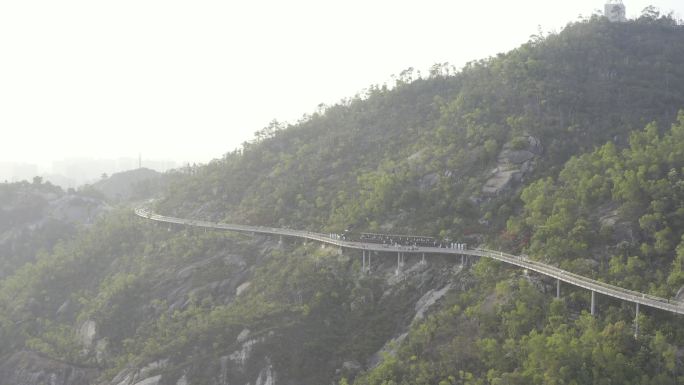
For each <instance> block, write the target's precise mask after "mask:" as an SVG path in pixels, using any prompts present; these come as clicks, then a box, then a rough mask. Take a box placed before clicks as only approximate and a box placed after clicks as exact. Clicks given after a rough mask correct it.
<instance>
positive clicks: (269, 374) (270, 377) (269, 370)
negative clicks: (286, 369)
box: [254, 365, 276, 385]
mask: <svg viewBox="0 0 684 385" xmlns="http://www.w3.org/2000/svg"><path fill="white" fill-rule="evenodd" d="M275 384H276V372H275V370H273V365H268V366H267V367H265V368H263V369H261V371H260V372H259V377H257V379H256V383H255V384H254V385H275Z"/></svg>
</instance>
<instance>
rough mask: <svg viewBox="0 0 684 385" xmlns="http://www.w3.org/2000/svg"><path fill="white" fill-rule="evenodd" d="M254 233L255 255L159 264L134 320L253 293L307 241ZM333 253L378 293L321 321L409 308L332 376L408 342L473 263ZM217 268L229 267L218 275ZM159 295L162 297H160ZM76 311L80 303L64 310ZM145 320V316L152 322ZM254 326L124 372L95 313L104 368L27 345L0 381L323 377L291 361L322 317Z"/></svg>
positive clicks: (89, 334) (249, 384) (268, 384)
mask: <svg viewBox="0 0 684 385" xmlns="http://www.w3.org/2000/svg"><path fill="white" fill-rule="evenodd" d="M255 242H256V243H255V246H256V247H257V248H260V249H261V252H260V253H259V256H258V257H256V259H255V258H254V257H253V256H247V255H242V254H240V253H235V252H231V251H229V250H225V251H221V252H218V253H212V254H211V255H203V256H198V257H197V258H192V259H191V260H189V261H188V262H185V263H182V264H177V265H175V266H169V267H168V271H165V272H163V273H160V274H161V276H160V277H158V281H157V282H155V284H154V288H153V290H152V291H151V292H150V293H149V296H148V297H147V298H148V299H149V300H148V301H145V302H141V303H139V304H138V305H137V306H136V308H135V309H129V311H130V319H131V320H133V319H135V318H136V317H137V315H135V314H145V316H144V317H153V314H154V311H153V310H152V307H153V306H159V305H158V304H159V303H160V302H163V303H165V304H166V310H165V312H166V313H167V314H172V313H174V312H176V311H183V310H185V309H187V307H188V306H191V303H192V301H194V300H196V299H198V298H199V299H201V298H213V299H214V300H216V301H219V302H221V303H224V304H230V303H232V302H234V301H235V300H236V298H238V297H240V296H245V295H250V292H251V291H253V290H256V289H254V286H252V285H250V283H251V281H252V280H253V279H255V278H254V276H255V270H258V269H260V266H262V265H263V264H264V263H266V259H267V258H269V257H268V255H269V253H271V252H272V251H273V250H274V249H278V248H285V250H283V252H289V253H291V252H294V251H293V249H292V248H297V247H298V246H297V245H285V246H279V245H278V243H277V242H276V241H275V240H272V239H268V238H263V237H257V238H256V240H255ZM316 247H317V246H316ZM319 249H320V248H319ZM329 252H330V253H331V254H333V255H336V257H335V258H336V260H337V261H338V262H337V263H339V261H343V262H342V266H347V267H346V268H347V269H349V270H348V271H338V272H336V273H334V274H336V275H345V276H348V277H349V278H348V279H349V280H350V281H348V284H349V285H352V286H358V289H357V290H363V289H362V287H363V285H365V284H364V283H363V282H364V281H365V282H367V281H369V280H371V281H374V282H376V285H377V288H376V289H375V290H374V293H373V292H368V293H366V294H364V295H363V296H360V297H356V299H355V300H354V302H353V303H350V304H348V305H344V304H343V305H342V306H339V307H331V308H330V309H328V310H326V312H325V313H322V314H319V315H317V316H316V317H320V318H322V321H321V322H322V324H320V326H321V327H323V328H325V327H326V325H330V327H334V325H335V322H336V321H335V318H336V317H339V315H338V314H339V313H341V312H355V311H358V309H359V308H362V307H364V306H372V307H377V309H378V310H377V311H378V313H379V314H381V313H382V312H383V311H384V312H387V311H388V309H384V308H385V307H387V308H390V307H391V308H392V309H393V311H394V309H397V310H400V312H399V313H397V314H393V315H392V318H388V319H383V318H379V319H378V321H377V322H379V325H378V324H376V325H373V327H380V328H382V329H385V332H383V333H384V335H386V336H387V338H386V339H385V340H384V341H379V342H377V343H376V345H374V346H375V348H374V349H370V350H369V352H370V354H368V355H366V356H363V357H359V356H350V355H346V354H342V355H338V354H334V355H332V356H331V357H330V361H329V362H326V363H325V364H324V365H323V367H320V368H317V370H320V371H321V372H322V373H323V374H322V376H323V377H324V378H327V381H332V380H336V379H338V378H340V377H341V376H343V375H344V376H346V377H349V376H350V375H351V376H353V375H354V374H355V373H358V372H359V371H361V370H363V369H367V368H370V367H373V366H375V365H377V364H378V363H379V362H381V360H382V357H383V355H384V354H387V353H389V354H392V353H393V351H392V346H394V345H393V344H392V341H394V342H395V343H396V342H397V341H401V339H402V338H404V337H405V336H406V333H407V331H408V328H409V327H410V325H411V324H412V323H413V322H417V321H419V320H421V319H422V318H423V317H425V315H426V314H427V313H429V312H430V311H431V310H432V309H433V308H434V307H438V306H439V303H440V301H441V299H442V298H443V297H444V296H445V295H446V294H447V293H449V292H452V291H458V290H460V289H462V288H464V287H466V286H467V285H468V272H467V268H465V269H464V268H463V267H462V266H461V265H460V260H459V261H450V260H446V259H431V260H429V261H428V262H426V263H423V262H422V261H420V260H419V259H417V258H415V259H414V258H407V262H406V264H405V265H403V266H402V267H401V269H400V270H399V271H398V270H397V265H396V259H395V257H393V256H391V255H389V254H388V255H376V256H374V257H373V266H372V271H371V273H370V274H362V273H361V272H360V271H358V270H357V266H356V265H355V264H358V261H357V260H356V259H357V258H356V257H357V256H356V255H355V254H354V253H352V252H349V253H346V254H343V255H337V252H336V251H334V250H330V249H329ZM359 258H360V257H359ZM325 263H326V262H325V261H321V262H320V265H319V267H320V268H328V267H329V266H325ZM217 271H223V272H224V273H222V274H218V273H216V272H217ZM338 278H339V277H338ZM286 296H287V297H288V298H293V300H294V301H295V302H297V301H302V299H301V297H302V296H304V297H306V294H302V291H301V290H297V291H293V292H291V293H286ZM304 301H306V299H304ZM364 302H365V303H364ZM155 303H156V304H157V305H154V304H155ZM397 304H399V305H397ZM396 306H399V307H396ZM66 307H67V308H72V307H73V306H66ZM69 311H73V310H71V309H66V310H62V312H69ZM67 318H69V317H67ZM131 322H133V321H131ZM140 322H141V323H143V324H144V323H145V322H147V321H145V320H143V321H140ZM369 322H370V321H369ZM373 322H376V321H373ZM307 325H308V326H307ZM254 327H255V328H252V327H251V326H249V325H248V326H247V327H244V328H242V330H240V331H239V332H237V333H235V334H234V337H233V338H234V339H233V340H232V341H221V342H222V343H223V344H224V345H226V346H228V348H227V349H223V350H221V351H216V352H211V353H208V351H211V348H210V347H209V349H208V347H207V346H206V343H207V342H198V344H197V345H196V346H194V347H193V348H192V351H191V352H189V353H188V352H185V353H183V354H168V355H165V356H162V357H156V358H155V359H154V360H148V361H145V362H135V361H131V362H129V363H128V364H127V365H126V366H125V367H124V368H123V369H121V370H119V371H118V373H116V374H113V375H112V374H109V375H107V374H106V373H105V368H106V367H107V365H108V363H111V360H112V359H113V357H114V352H113V351H112V350H111V344H110V343H109V342H111V341H110V339H111V338H112V336H111V335H107V334H108V332H107V330H106V329H107V328H111V325H102V324H100V323H99V322H98V321H97V320H95V319H87V320H81V321H80V322H75V323H74V324H73V332H74V333H75V334H76V335H77V340H78V341H79V343H80V344H81V345H82V349H83V353H82V354H84V355H86V356H88V355H89V356H96V357H97V359H96V360H95V361H96V362H97V365H94V366H98V368H95V367H93V368H84V367H79V366H75V365H70V364H67V363H63V362H58V361H55V360H51V359H48V358H45V357H42V356H39V355H38V354H36V353H33V352H21V353H17V354H15V355H13V356H11V357H9V358H7V359H5V360H3V361H2V362H1V363H0V379H1V380H0V385H48V384H49V385H53V384H54V385H167V384H168V385H188V384H194V383H207V384H212V385H228V384H231V385H232V384H239V385H243V384H244V385H280V384H283V385H290V384H292V385H294V384H309V383H319V382H318V380H314V379H312V378H304V377H300V376H301V373H300V372H297V371H296V370H294V369H293V368H291V367H289V366H288V365H289V364H287V363H286V362H287V354H288V353H287V352H288V351H298V350H301V348H302V347H301V346H297V345H301V344H308V343H311V340H310V339H309V340H307V339H306V338H307V337H305V336H306V335H307V334H311V333H316V331H313V330H309V328H312V327H318V323H317V321H315V322H313V323H310V324H302V325H300V326H294V327H292V326H289V325H278V326H276V327H271V328H269V329H268V330H266V329H263V328H262V329H259V326H258V325H254ZM349 337H350V338H351V337H352V336H349ZM307 341H308V342H307ZM214 342H218V341H214ZM383 345H384V346H383ZM318 378H321V377H318Z"/></svg>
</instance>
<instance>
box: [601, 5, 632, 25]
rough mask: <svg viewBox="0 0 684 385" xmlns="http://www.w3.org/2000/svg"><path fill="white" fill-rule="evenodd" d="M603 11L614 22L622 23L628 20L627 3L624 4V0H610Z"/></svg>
mask: <svg viewBox="0 0 684 385" xmlns="http://www.w3.org/2000/svg"><path fill="white" fill-rule="evenodd" d="M603 13H604V14H605V15H606V17H607V18H608V20H610V21H612V22H618V23H622V22H625V21H627V16H625V5H624V4H622V0H608V2H607V3H606V6H605V7H604V12H603Z"/></svg>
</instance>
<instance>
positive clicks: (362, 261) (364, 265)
mask: <svg viewBox="0 0 684 385" xmlns="http://www.w3.org/2000/svg"><path fill="white" fill-rule="evenodd" d="M361 253H363V254H362V255H361V272H362V273H365V272H366V250H361Z"/></svg>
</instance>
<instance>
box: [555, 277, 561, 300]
mask: <svg viewBox="0 0 684 385" xmlns="http://www.w3.org/2000/svg"><path fill="white" fill-rule="evenodd" d="M556 298H560V279H556Z"/></svg>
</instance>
